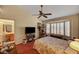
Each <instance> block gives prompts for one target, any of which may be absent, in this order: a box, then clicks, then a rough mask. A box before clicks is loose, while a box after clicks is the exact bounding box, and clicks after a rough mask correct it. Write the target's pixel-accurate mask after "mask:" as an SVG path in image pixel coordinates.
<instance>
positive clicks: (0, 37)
mask: <svg viewBox="0 0 79 59" xmlns="http://www.w3.org/2000/svg"><path fill="white" fill-rule="evenodd" d="M2 40H3V23H2V22H0V45H1V44H2Z"/></svg>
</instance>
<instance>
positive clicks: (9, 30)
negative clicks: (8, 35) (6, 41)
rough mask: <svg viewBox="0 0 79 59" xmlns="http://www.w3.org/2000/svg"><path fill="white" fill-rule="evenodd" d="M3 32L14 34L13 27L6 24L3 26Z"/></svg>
mask: <svg viewBox="0 0 79 59" xmlns="http://www.w3.org/2000/svg"><path fill="white" fill-rule="evenodd" d="M3 31H4V32H12V25H7V24H4V25H3Z"/></svg>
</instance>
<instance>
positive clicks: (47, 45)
mask: <svg viewBox="0 0 79 59" xmlns="http://www.w3.org/2000/svg"><path fill="white" fill-rule="evenodd" d="M34 49H36V50H37V51H38V52H39V53H40V54H64V53H65V54H77V53H78V52H77V51H75V50H73V49H71V48H70V47H69V42H68V41H66V40H62V39H58V38H54V37H43V38H40V39H37V40H36V41H35V43H34Z"/></svg>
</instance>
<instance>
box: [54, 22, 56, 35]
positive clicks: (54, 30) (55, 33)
mask: <svg viewBox="0 0 79 59" xmlns="http://www.w3.org/2000/svg"><path fill="white" fill-rule="evenodd" d="M53 25H54V34H56V23H54V24H53Z"/></svg>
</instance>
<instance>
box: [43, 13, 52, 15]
mask: <svg viewBox="0 0 79 59" xmlns="http://www.w3.org/2000/svg"><path fill="white" fill-rule="evenodd" d="M44 15H52V14H51V13H47V14H44Z"/></svg>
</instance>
